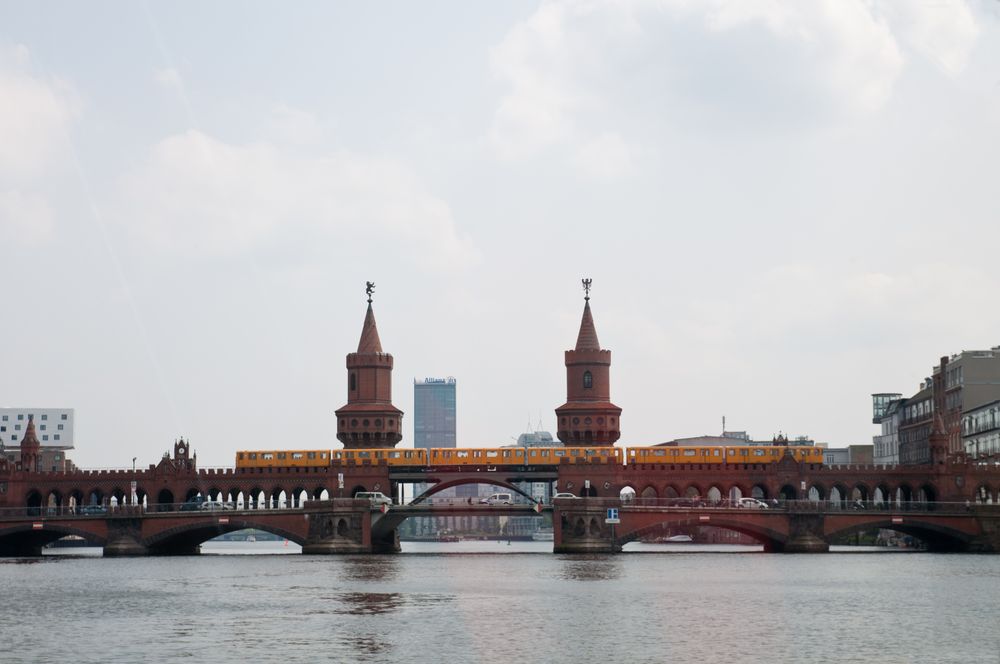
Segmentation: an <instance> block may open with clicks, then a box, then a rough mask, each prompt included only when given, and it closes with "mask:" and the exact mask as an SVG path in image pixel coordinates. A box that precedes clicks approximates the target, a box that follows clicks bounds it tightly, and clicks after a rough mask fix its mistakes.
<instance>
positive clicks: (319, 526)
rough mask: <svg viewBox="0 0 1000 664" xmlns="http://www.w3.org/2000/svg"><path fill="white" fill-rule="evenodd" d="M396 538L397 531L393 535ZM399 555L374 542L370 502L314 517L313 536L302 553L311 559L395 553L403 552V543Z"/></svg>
mask: <svg viewBox="0 0 1000 664" xmlns="http://www.w3.org/2000/svg"><path fill="white" fill-rule="evenodd" d="M392 534H393V535H395V531H393V533H392ZM395 546H396V548H395V551H391V550H389V549H391V546H389V545H387V544H385V543H384V542H383V541H381V540H380V541H379V542H378V545H376V543H375V542H373V541H372V515H371V508H370V506H369V504H368V502H367V501H364V506H363V507H353V506H352V507H340V506H336V507H333V508H331V509H330V511H325V512H320V513H317V514H311V515H310V518H309V535H308V537H307V539H306V542H305V544H303V545H302V553H304V554H308V555H338V554H359V553H395V552H396V551H399V541H398V539H396V541H395Z"/></svg>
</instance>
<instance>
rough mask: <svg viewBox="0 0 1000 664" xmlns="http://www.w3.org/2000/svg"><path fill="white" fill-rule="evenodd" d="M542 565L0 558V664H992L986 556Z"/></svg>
mask: <svg viewBox="0 0 1000 664" xmlns="http://www.w3.org/2000/svg"><path fill="white" fill-rule="evenodd" d="M551 547H552V543H551V542H548V543H544V542H524V543H518V542H515V543H512V544H507V543H506V542H459V543H454V544H451V543H449V544H443V543H442V544H437V543H409V542H407V543H404V553H402V554H399V555H395V556H367V557H366V556H345V557H334V556H301V555H282V554H286V553H292V554H294V553H297V547H294V546H293V545H288V546H285V545H284V544H283V543H281V542H257V543H254V544H249V543H216V542H212V543H208V544H206V545H204V546H203V549H202V550H203V554H202V555H201V556H188V557H176V558H135V559H115V560H110V559H102V558H100V557H99V555H100V550H99V549H97V550H86V549H84V550H76V551H72V552H71V553H70V554H69V555H67V553H64V552H65V551H71V550H63V551H61V552H59V554H58V555H47V556H45V557H43V558H41V559H32V560H16V559H0V590H2V593H3V602H2V603H0V634H2V635H3V636H4V639H3V642H4V643H3V645H2V646H0V661H2V662H5V663H6V662H161V661H162V662H166V661H181V660H187V661H197V662H206V663H211V664H216V663H225V662H249V661H252V662H272V661H274V662H318V661H324V662H326V661H330V662H407V663H420V662H573V663H574V664H576V663H581V662H600V663H602V664H610V663H612V662H687V661H692V662H825V661H836V662H838V663H841V664H842V663H844V662H1000V654H998V653H1000V630H998V625H1000V556H973V555H944V554H927V553H886V552H881V553H836V554H827V555H779V554H765V553H760V552H758V551H757V550H755V549H754V548H753V547H749V548H741V547H726V546H722V547H714V548H711V547H701V546H698V545H691V544H674V545H643V544H633V545H630V546H629V547H628V549H627V552H626V553H624V554H619V555H615V556H611V555H553V554H552V553H551ZM248 553H257V554H260V553H264V554H268V555H239V554H248ZM95 554H96V555H95ZM234 554H235V555H234Z"/></svg>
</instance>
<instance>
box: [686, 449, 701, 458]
mask: <svg viewBox="0 0 1000 664" xmlns="http://www.w3.org/2000/svg"><path fill="white" fill-rule="evenodd" d="M696 454H698V452H697V450H684V456H688V457H691V456H695V455H696Z"/></svg>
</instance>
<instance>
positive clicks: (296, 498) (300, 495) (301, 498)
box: [290, 485, 309, 507]
mask: <svg viewBox="0 0 1000 664" xmlns="http://www.w3.org/2000/svg"><path fill="white" fill-rule="evenodd" d="M308 500H309V493H308V492H307V491H306V490H305V488H304V487H302V486H301V485H299V486H297V487H295V488H294V489H292V494H291V501H290V507H302V503H303V502H306V501H308Z"/></svg>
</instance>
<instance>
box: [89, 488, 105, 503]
mask: <svg viewBox="0 0 1000 664" xmlns="http://www.w3.org/2000/svg"><path fill="white" fill-rule="evenodd" d="M85 500H86V501H87V504H88V505H103V504H104V492H103V491H101V488H100V487H94V488H93V489H91V490H90V493H88V494H87V497H86V499H85Z"/></svg>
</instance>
